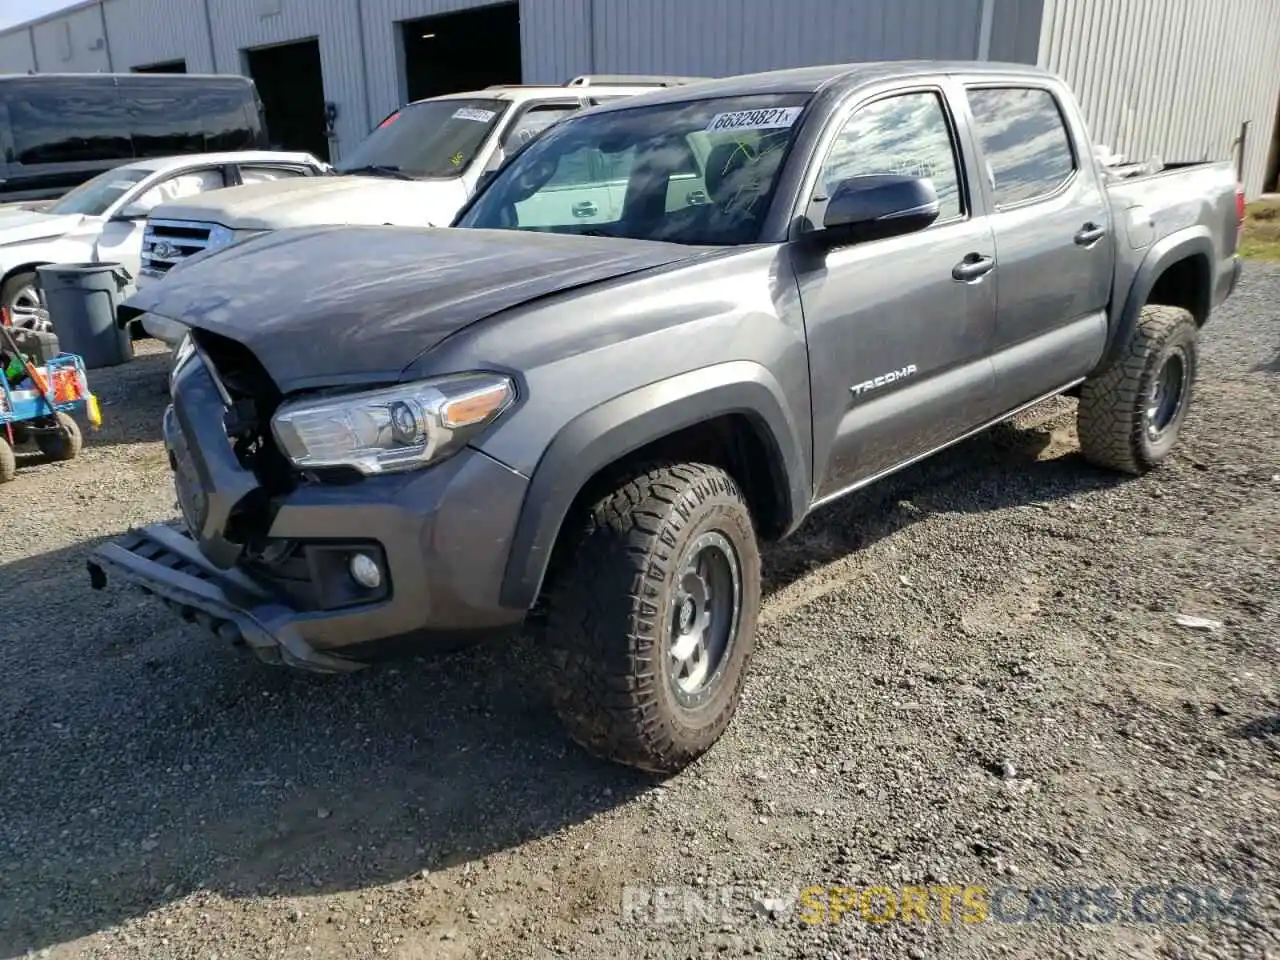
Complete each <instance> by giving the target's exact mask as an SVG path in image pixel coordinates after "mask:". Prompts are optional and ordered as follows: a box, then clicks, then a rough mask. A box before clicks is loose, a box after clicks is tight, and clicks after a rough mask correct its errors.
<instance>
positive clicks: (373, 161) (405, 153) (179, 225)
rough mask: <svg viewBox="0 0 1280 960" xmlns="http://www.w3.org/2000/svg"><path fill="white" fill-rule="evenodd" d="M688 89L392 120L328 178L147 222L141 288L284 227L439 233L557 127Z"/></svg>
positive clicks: (590, 89) (582, 87) (532, 97)
mask: <svg viewBox="0 0 1280 960" xmlns="http://www.w3.org/2000/svg"><path fill="white" fill-rule="evenodd" d="M697 79H699V78H689V77H577V78H575V79H574V80H571V81H570V82H569V83H567V84H565V85H564V86H495V87H490V88H488V89H486V90H481V91H476V92H471V93H453V94H448V95H447V96H442V97H434V98H432V99H429V100H418V101H416V102H414V103H410V104H408V105H406V106H404V107H401V108H400V109H399V110H397V111H396V112H395V113H392V114H391V115H390V116H388V117H387V118H386V119H385V120H383V121H382V122H381V123H380V124H378V126H377V127H376V128H375V129H374V130H373V132H372V133H370V134H369V136H368V137H366V138H365V139H364V140H363V141H362V142H361V143H360V144H359V145H358V146H357V147H356V148H355V149H354V150H353V151H352V152H351V155H350V156H349V157H345V158H343V159H342V160H340V161H338V162H337V163H335V164H334V165H333V166H334V169H333V175H331V176H323V177H311V178H308V179H306V180H285V181H279V182H276V183H261V184H254V185H251V186H243V187H235V188H231V189H227V190H220V191H218V193H217V194H216V195H214V194H209V195H207V196H200V197H193V198H191V199H187V200H181V201H176V202H173V203H166V204H163V205H161V206H160V207H157V208H156V210H155V211H153V213H152V215H151V218H150V220H149V221H148V224H147V229H146V235H145V237H144V239H143V253H142V270H141V273H140V275H139V277H138V286H139V287H142V286H144V285H146V284H148V283H154V282H156V281H157V280H159V279H161V278H162V277H164V276H165V275H166V274H167V273H168V272H169V271H170V270H171V269H173V267H174V266H176V265H177V264H178V263H180V262H182V261H183V260H184V259H185V258H187V257H189V256H193V255H194V254H197V253H201V252H204V251H208V250H215V249H217V248H220V247H225V246H228V245H230V244H232V243H234V242H236V241H237V240H242V239H245V238H246V237H250V236H254V235H256V234H259V233H264V232H266V231H268V230H278V229H283V228H286V227H303V226H329V225H342V224H366V225H367V224H374V225H378V224H386V225H392V226H418V227H421V226H438V227H447V226H448V225H449V224H450V223H452V222H453V218H454V216H455V215H456V214H457V213H458V211H459V210H461V209H462V207H463V206H464V205H465V204H466V202H467V201H468V200H469V199H470V198H471V196H472V195H473V194H474V193H475V192H476V189H477V187H478V186H479V185H480V183H481V182H482V180H483V179H484V177H485V176H486V174H489V173H492V172H493V171H495V170H497V168H498V167H499V166H500V165H501V164H502V163H503V161H504V160H505V159H506V158H507V157H508V156H510V155H511V153H513V152H514V151H515V150H517V149H519V148H520V147H521V146H523V145H524V144H525V143H527V142H529V141H530V140H532V139H533V138H534V137H536V136H537V135H538V134H540V133H541V132H542V131H543V130H545V129H546V128H547V127H549V126H551V125H552V124H554V123H555V122H556V121H558V120H560V119H562V118H564V117H566V116H568V115H570V114H572V113H576V112H578V111H579V110H582V109H584V108H587V107H592V106H595V105H597V104H600V103H604V102H605V101H608V100H616V99H618V98H619V97H629V96H635V95H637V94H641V93H645V92H647V91H651V90H656V89H660V88H662V87H668V86H675V85H680V84H685V83H690V82H694V81H695V80H697ZM142 323H143V327H144V328H145V329H146V331H147V333H149V334H150V335H151V336H153V337H156V338H157V339H160V340H163V341H165V342H166V343H168V344H169V345H170V346H176V345H177V344H178V343H179V342H180V341H181V339H182V336H183V334H184V333H185V329H184V328H183V327H181V326H180V325H179V324H175V323H171V322H169V321H164V320H162V319H160V318H158V317H150V316H149V317H146V318H145V319H144V320H143V321H142Z"/></svg>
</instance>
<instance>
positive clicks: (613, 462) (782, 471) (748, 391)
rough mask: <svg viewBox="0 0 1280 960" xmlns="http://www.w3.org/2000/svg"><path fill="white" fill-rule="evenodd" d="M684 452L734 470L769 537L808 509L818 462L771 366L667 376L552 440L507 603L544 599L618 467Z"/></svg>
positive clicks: (513, 563)
mask: <svg viewBox="0 0 1280 960" xmlns="http://www.w3.org/2000/svg"><path fill="white" fill-rule="evenodd" d="M682 458H687V459H696V460H700V461H703V462H707V461H710V462H712V463H714V464H716V465H718V466H721V467H723V468H724V469H726V470H728V471H729V473H730V474H731V475H732V476H733V477H734V479H735V481H737V482H738V484H739V485H740V486H741V487H742V488H743V492H744V495H745V496H746V497H747V500H748V503H749V505H750V506H751V507H752V519H753V521H754V522H755V523H756V525H757V529H758V530H759V532H760V534H761V535H762V537H764V538H766V539H771V538H776V537H781V536H784V535H785V534H787V533H789V532H790V531H791V530H793V529H794V528H795V527H796V526H797V525H798V524H799V522H800V520H801V519H803V517H804V514H805V512H806V511H807V509H808V505H809V499H810V496H811V489H810V480H809V467H808V460H807V459H806V456H805V454H804V451H803V449H802V446H801V441H800V438H799V432H798V431H797V429H796V427H795V423H794V420H793V418H792V416H791V414H790V413H789V411H788V408H787V405H786V402H785V400H784V398H783V393H782V390H781V388H780V387H779V385H778V383H777V381H776V380H775V379H774V378H773V376H772V375H771V374H770V373H769V372H768V370H766V369H765V368H764V367H762V366H760V365H759V364H756V363H752V362H749V361H735V362H731V363H725V364H717V365H715V366H712V367H706V368H703V369H700V370H696V371H692V372H690V373H686V374H681V375H679V376H676V377H673V378H670V379H667V380H661V381H658V382H657V383H653V384H649V385H648V386H645V387H641V388H639V389H636V390H633V391H631V392H629V393H626V394H623V395H621V396H619V397H616V398H614V399H613V400H610V401H607V402H606V403H603V404H601V405H599V406H597V407H595V408H593V409H591V410H589V411H587V412H585V413H583V414H580V415H579V416H578V417H576V418H574V419H573V420H571V421H570V422H569V423H567V424H566V425H565V426H564V427H563V428H562V429H561V430H560V431H559V432H558V433H557V434H556V435H555V437H554V439H553V440H552V441H551V443H550V444H548V446H547V449H546V450H545V451H544V453H543V455H542V457H541V458H540V460H539V461H538V465H537V467H536V468H535V469H534V471H533V474H532V476H531V477H530V482H529V487H528V490H527V491H526V494H525V499H524V504H523V506H522V508H521V511H520V519H519V521H518V522H517V525H516V531H515V535H514V536H513V538H512V544H511V552H510V555H509V556H508V559H507V565H506V570H505V572H504V576H503V582H502V588H501V593H500V600H501V603H502V605H503V606H505V607H509V608H513V609H518V608H524V609H529V608H531V607H533V606H534V604H535V603H536V601H537V599H538V597H539V596H540V595H541V592H542V588H543V584H544V581H545V580H546V575H547V573H548V570H549V569H550V568H551V565H552V560H553V557H554V556H555V555H556V554H557V553H558V551H557V549H556V548H557V547H558V546H560V545H562V542H563V534H564V532H565V530H566V520H571V518H572V517H573V516H574V515H576V510H577V507H578V506H579V505H580V504H581V503H582V502H583V501H585V500H588V499H590V498H591V497H592V496H593V495H595V493H596V491H597V490H598V489H600V485H601V483H602V482H603V481H605V480H607V479H608V478H609V477H611V476H612V475H613V474H614V472H615V471H616V470H619V469H622V468H624V467H625V466H626V465H627V464H629V463H638V462H641V461H650V460H654V459H682Z"/></svg>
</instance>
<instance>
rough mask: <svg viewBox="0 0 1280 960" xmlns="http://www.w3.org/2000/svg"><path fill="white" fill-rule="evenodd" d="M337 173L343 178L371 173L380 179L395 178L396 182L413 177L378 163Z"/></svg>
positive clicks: (398, 169)
mask: <svg viewBox="0 0 1280 960" xmlns="http://www.w3.org/2000/svg"><path fill="white" fill-rule="evenodd" d="M338 173H340V174H343V175H344V176H345V175H348V174H349V175H352V176H355V175H357V174H361V173H372V174H374V175H376V176H380V177H395V178H396V179H397V180H412V179H413V177H411V176H409V175H408V174H407V173H402V172H401V171H400V168H399V167H393V166H390V165H387V164H380V163H369V164H365V165H364V166H363V167H349V168H347V169H344V170H339V171H338Z"/></svg>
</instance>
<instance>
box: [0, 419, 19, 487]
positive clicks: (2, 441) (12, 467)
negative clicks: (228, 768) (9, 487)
mask: <svg viewBox="0 0 1280 960" xmlns="http://www.w3.org/2000/svg"><path fill="white" fill-rule="evenodd" d="M17 475H18V458H17V457H16V456H14V453H13V447H11V446H10V445H9V438H8V437H6V436H5V435H4V430H3V429H0V483H8V482H9V481H10V480H12V479H13V478H14V477H16V476H17Z"/></svg>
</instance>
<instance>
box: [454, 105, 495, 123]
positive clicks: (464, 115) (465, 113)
mask: <svg viewBox="0 0 1280 960" xmlns="http://www.w3.org/2000/svg"><path fill="white" fill-rule="evenodd" d="M453 119H455V120H475V121H477V122H478V123H488V122H489V121H490V120H492V119H493V111H492V110H481V109H479V108H478V107H459V108H458V109H457V110H455V111H453Z"/></svg>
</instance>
